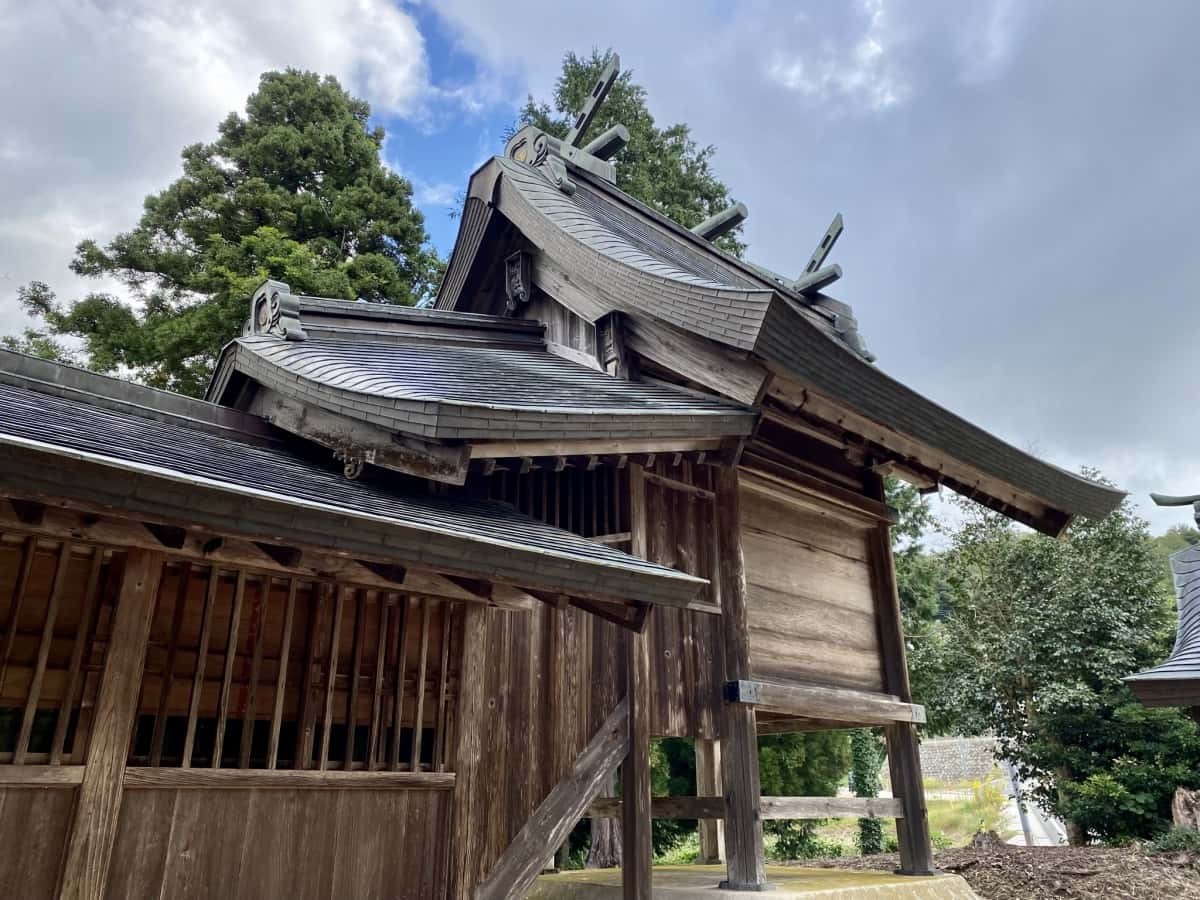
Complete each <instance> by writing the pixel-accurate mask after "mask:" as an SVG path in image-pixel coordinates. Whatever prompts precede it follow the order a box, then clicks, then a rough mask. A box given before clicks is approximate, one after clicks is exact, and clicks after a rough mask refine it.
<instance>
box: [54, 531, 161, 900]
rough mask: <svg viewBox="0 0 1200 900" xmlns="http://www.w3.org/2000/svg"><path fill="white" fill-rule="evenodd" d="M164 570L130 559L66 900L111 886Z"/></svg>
mask: <svg viewBox="0 0 1200 900" xmlns="http://www.w3.org/2000/svg"><path fill="white" fill-rule="evenodd" d="M162 569H163V555H162V554H161V553H157V552H154V551H150V550H136V549H134V550H130V551H129V553H128V555H127V556H126V558H125V571H124V574H123V575H122V579H121V593H120V597H119V599H118V600H117V609H116V612H115V614H114V617H113V625H112V634H111V637H110V639H109V644H108V654H107V657H106V659H105V662H104V674H103V676H102V677H101V680H100V693H99V695H98V696H97V698H96V712H95V715H94V717H93V722H94V724H93V726H92V738H91V746H90V747H89V748H88V758H87V765H86V768H85V769H84V773H83V783H82V784H80V786H79V797H78V800H77V801H76V805H75V819H74V821H73V823H72V825H71V834H70V837H69V838H68V840H67V847H66V862H65V863H64V865H63V873H62V880H61V882H60V887H59V894H58V896H59V898H60V900H100V898H102V897H103V896H104V892H105V889H106V887H107V884H108V868H109V863H110V862H111V860H112V849H113V843H114V841H115V840H116V836H117V819H118V817H119V815H120V812H121V793H122V782H123V778H124V775H125V758H126V755H127V754H128V753H129V741H130V737H131V736H132V733H133V727H134V720H135V717H136V715H137V702H138V693H139V691H140V689H141V684H142V668H143V666H144V664H145V661H146V640H147V638H149V636H150V624H151V621H152V620H153V618H154V602H155V599H156V598H157V596H158V585H159V582H160V581H161V580H162Z"/></svg>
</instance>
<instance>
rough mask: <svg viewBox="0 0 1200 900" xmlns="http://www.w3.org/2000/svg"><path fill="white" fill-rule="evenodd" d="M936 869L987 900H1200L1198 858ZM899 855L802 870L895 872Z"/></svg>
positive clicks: (1021, 853)
mask: <svg viewBox="0 0 1200 900" xmlns="http://www.w3.org/2000/svg"><path fill="white" fill-rule="evenodd" d="M936 862H937V866H938V868H940V869H941V870H942V871H944V872H952V873H954V874H956V875H961V876H962V877H963V878H965V879H966V880H967V881H968V882H969V883H970V885H971V888H972V889H973V890H974V891H975V893H977V894H978V895H979V896H980V897H982V898H984V900H1042V898H1046V900H1061V898H1064V897H1065V898H1072V900H1084V898H1086V900H1127V898H1128V900H1156V898H1160V897H1161V898H1170V900H1176V898H1179V900H1200V855H1197V854H1186V853H1164V854H1148V853H1144V852H1143V851H1141V850H1139V849H1135V848H1112V847H1011V846H1008V845H1006V844H999V845H998V846H997V845H992V846H985V847H968V848H965V849H961V850H943V851H940V852H938V853H937V854H936ZM899 863H900V861H899V858H898V857H897V856H896V855H895V854H884V855H881V856H871V857H859V858H854V859H827V860H820V861H813V860H807V861H805V863H804V865H822V866H832V867H836V868H851V869H887V870H891V869H895V868H896V867H897V866H898V865H899Z"/></svg>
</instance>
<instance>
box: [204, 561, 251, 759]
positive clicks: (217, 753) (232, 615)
mask: <svg viewBox="0 0 1200 900" xmlns="http://www.w3.org/2000/svg"><path fill="white" fill-rule="evenodd" d="M245 596H246V572H245V570H244V569H238V573H237V584H236V586H235V587H234V589H233V608H232V609H231V610H230V612H229V633H228V635H227V640H226V644H225V669H224V671H223V672H222V674H221V694H220V698H219V699H218V701H217V728H216V734H215V735H213V753H212V763H211V765H212V767H213V768H214V769H219V768H220V767H221V757H222V756H223V755H224V751H225V718H226V716H228V715H229V691H230V686H231V685H232V684H233V666H234V663H236V662H237V639H238V626H239V624H240V620H241V618H242V600H243V599H244V598H245Z"/></svg>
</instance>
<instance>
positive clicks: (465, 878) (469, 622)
mask: <svg viewBox="0 0 1200 900" xmlns="http://www.w3.org/2000/svg"><path fill="white" fill-rule="evenodd" d="M488 615H489V613H488V611H487V607H484V606H477V605H474V604H468V605H465V606H464V607H463V620H462V662H461V665H460V670H461V672H463V673H473V674H468V676H467V677H460V678H459V680H458V710H457V721H456V724H455V727H454V735H455V739H456V740H457V742H458V744H457V747H456V748H455V751H454V771H455V775H456V777H457V779H458V780H457V783H456V784H455V786H454V802H453V806H452V811H451V826H452V828H453V831H452V833H453V834H454V835H456V836H457V838H458V839H457V840H454V841H451V842H450V892H449V897H450V900H470V898H471V891H472V888H473V887H474V885H475V880H476V876H475V867H476V866H477V865H478V863H477V860H476V854H475V853H474V852H473V844H472V841H471V840H470V836H471V835H472V834H473V833H476V829H479V828H481V827H484V825H485V822H486V819H487V816H486V813H485V811H484V809H483V802H484V798H483V796H482V795H483V783H482V782H481V780H480V768H481V767H482V764H483V741H484V734H483V722H484V715H485V713H486V710H487V696H486V694H487V685H486V683H485V681H484V679H483V677H482V673H483V672H485V671H486V665H487V620H488ZM402 637H403V636H402ZM399 693H400V692H399V691H397V694H399ZM394 721H395V722H396V732H397V734H398V733H399V731H400V717H399V715H398V714H397V716H396V717H395V720H394Z"/></svg>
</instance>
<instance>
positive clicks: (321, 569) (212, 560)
mask: <svg viewBox="0 0 1200 900" xmlns="http://www.w3.org/2000/svg"><path fill="white" fill-rule="evenodd" d="M31 506H36V507H38V508H40V509H41V511H42V512H41V515H40V517H38V519H37V521H26V518H27V517H26V516H25V513H24V511H25V510H28V509H29V508H30V507H31ZM18 509H21V510H22V513H18V512H17V510H18ZM0 533H9V534H21V535H31V536H34V537H41V538H45V539H47V540H54V541H64V540H65V541H70V542H72V543H80V544H93V545H97V546H105V547H113V548H122V549H123V548H130V547H133V548H142V549H149V550H165V551H167V552H168V553H169V554H170V555H172V556H175V557H178V558H180V559H187V560H191V561H193V562H198V563H206V564H214V565H224V566H229V567H231V568H240V569H246V570H248V571H257V572H262V573H264V574H270V575H279V576H298V577H302V578H312V579H316V580H332V581H338V582H341V583H345V584H353V585H358V586H361V587H365V588H372V589H376V590H387V591H396V590H401V591H403V592H405V593H408V594H412V595H414V596H423V597H430V598H433V599H436V600H456V601H466V602H474V603H484V604H487V605H489V606H496V607H501V608H505V609H531V608H533V607H534V606H535V605H536V604H537V603H538V602H539V601H540V602H543V603H544V602H552V603H555V604H557V603H558V602H562V603H565V604H569V605H572V606H576V607H577V608H579V609H583V610H586V611H588V612H591V613H593V614H595V615H600V616H601V617H602V618H606V619H609V620H610V621H616V620H617V619H620V620H621V624H625V625H626V626H627V627H635V630H637V629H638V628H640V623H641V622H642V621H644V618H645V609H646V608H647V606H646V604H644V603H640V602H637V601H632V600H631V601H626V600H624V599H623V598H617V597H612V596H609V595H605V594H589V595H588V596H580V595H578V593H577V592H570V593H562V594H550V593H548V592H547V591H546V590H545V589H544V588H543V589H537V588H533V589H530V588H526V587H523V586H521V585H518V584H513V583H510V582H507V581H494V580H483V579H480V578H478V577H471V576H469V575H466V574H463V573H457V572H446V571H435V570H432V569H424V568H420V567H413V566H401V565H399V564H397V563H396V562H395V560H394V559H392V558H388V557H374V558H364V557H363V556H362V555H354V554H351V553H348V552H340V551H331V550H328V549H325V548H320V547H314V546H310V545H304V544H300V545H287V544H283V543H270V542H267V541H262V540H255V539H253V538H250V537H247V536H235V535H232V534H220V533H216V532H213V531H211V530H209V529H206V528H202V527H199V526H194V525H189V526H186V527H185V526H183V525H179V524H177V523H168V522H164V521H142V520H138V519H131V518H125V517H122V516H119V515H115V514H114V513H113V512H112V511H111V510H108V509H104V508H102V507H100V506H92V505H89V504H76V503H72V505H71V508H65V507H64V506H62V505H61V503H57V502H55V500H54V499H53V498H49V497H37V496H6V497H4V499H3V502H0ZM696 605H697V604H692V605H691V606H693V607H694V606H696ZM706 609H707V607H706ZM707 611H710V612H719V610H707Z"/></svg>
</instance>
